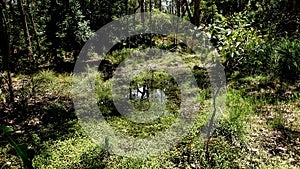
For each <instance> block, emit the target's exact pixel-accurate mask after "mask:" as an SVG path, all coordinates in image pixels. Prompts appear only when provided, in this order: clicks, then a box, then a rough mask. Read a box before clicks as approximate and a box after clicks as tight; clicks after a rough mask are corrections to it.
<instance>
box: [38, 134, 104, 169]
mask: <svg viewBox="0 0 300 169" xmlns="http://www.w3.org/2000/svg"><path fill="white" fill-rule="evenodd" d="M41 146H42V150H41V154H39V155H37V156H36V157H35V158H34V161H33V163H34V166H35V167H37V168H73V167H74V166H76V165H78V164H79V163H80V162H81V161H82V160H84V159H82V154H84V153H89V151H90V150H92V149H94V148H95V147H96V145H95V144H94V143H93V142H92V141H91V140H90V139H89V138H88V137H70V138H69V139H66V140H49V141H47V142H45V143H43V144H42V145H41ZM99 163H101V162H99Z"/></svg>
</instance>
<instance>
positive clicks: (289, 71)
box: [274, 38, 300, 81]
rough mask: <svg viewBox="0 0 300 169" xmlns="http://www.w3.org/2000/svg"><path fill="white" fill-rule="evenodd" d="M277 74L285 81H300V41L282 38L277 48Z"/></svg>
mask: <svg viewBox="0 0 300 169" xmlns="http://www.w3.org/2000/svg"><path fill="white" fill-rule="evenodd" d="M275 50H276V53H275V56H274V57H275V58H274V59H275V63H274V64H275V72H276V73H277V74H278V76H279V77H281V78H282V79H284V80H292V81H294V80H297V79H300V57H299V56H300V40H298V39H294V40H293V39H285V38H282V39H281V40H279V41H278V44H277V47H276V48H275Z"/></svg>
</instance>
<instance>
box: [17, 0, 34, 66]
mask: <svg viewBox="0 0 300 169" xmlns="http://www.w3.org/2000/svg"><path fill="white" fill-rule="evenodd" d="M22 1H23V0H18V1H17V2H18V7H19V12H20V14H21V20H22V24H23V29H24V36H25V39H26V43H27V50H28V57H29V60H30V62H33V51H32V45H31V38H30V33H29V29H28V24H27V20H26V14H25V10H24V6H23V2H22Z"/></svg>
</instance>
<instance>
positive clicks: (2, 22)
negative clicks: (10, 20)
mask: <svg viewBox="0 0 300 169" xmlns="http://www.w3.org/2000/svg"><path fill="white" fill-rule="evenodd" d="M5 8H6V3H5V0H2V1H1V4H0V41H1V44H3V45H1V46H0V49H1V53H2V56H3V58H2V64H3V70H6V71H7V78H8V80H7V85H8V92H9V102H10V103H13V102H14V98H15V97H14V93H13V87H12V80H11V74H10V71H11V70H10V40H9V36H8V30H7V29H8V27H7V22H6V19H5V14H4V10H5Z"/></svg>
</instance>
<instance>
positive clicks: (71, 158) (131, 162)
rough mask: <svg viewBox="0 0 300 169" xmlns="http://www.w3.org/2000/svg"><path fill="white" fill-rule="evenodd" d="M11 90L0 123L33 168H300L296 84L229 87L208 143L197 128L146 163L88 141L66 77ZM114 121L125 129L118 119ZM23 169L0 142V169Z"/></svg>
mask: <svg viewBox="0 0 300 169" xmlns="http://www.w3.org/2000/svg"><path fill="white" fill-rule="evenodd" d="M13 84H14V91H15V98H16V99H15V102H14V103H13V104H8V102H7V101H6V95H5V92H4V90H2V91H1V93H0V105H1V106H0V114H1V116H0V124H1V125H7V126H10V127H12V128H13V129H14V130H15V132H14V133H12V137H13V138H14V139H15V140H16V141H17V142H18V143H26V144H28V145H29V146H30V148H31V149H33V150H34V152H35V153H34V158H33V166H34V167H35V168H299V167H300V163H299V161H300V83H299V82H298V83H294V84H290V83H285V82H282V81H280V80H278V79H271V78H269V77H265V76H254V77H245V78H236V79H234V80H229V82H228V84H227V99H226V106H227V107H226V112H224V117H222V120H221V121H220V124H219V126H218V127H217V129H216V130H215V131H214V133H213V135H212V137H211V138H210V139H209V140H208V141H206V142H205V143H202V142H200V141H199V140H201V139H200V137H199V136H198V135H197V131H198V130H200V129H201V125H200V122H199V124H198V123H197V125H199V126H196V127H195V128H196V130H195V131H192V132H191V133H190V134H188V136H187V137H185V138H184V139H183V140H182V142H180V143H178V144H177V145H176V146H175V147H174V148H172V149H170V150H169V151H167V152H165V153H163V154H162V155H160V156H159V157H150V158H146V159H142V158H141V159H134V158H127V157H121V156H117V155H114V154H110V153H108V152H106V151H105V150H103V149H101V147H100V146H99V145H97V144H95V143H93V142H92V140H91V139H90V138H89V137H88V135H87V134H86V133H85V131H84V130H83V129H82V127H81V126H80V124H79V122H78V119H77V117H76V114H75V112H74V106H73V102H72V95H71V92H70V91H71V88H72V75H71V74H58V73H54V72H52V71H41V72H39V73H37V74H34V75H32V76H26V75H14V76H13ZM113 120H115V122H120V123H118V124H120V125H126V123H123V122H121V119H120V118H115V119H113ZM118 120H119V121H118ZM129 131H130V130H129ZM145 135H146V136H147V133H145ZM205 145H208V147H206V146H205ZM21 165H22V162H21V160H20V158H19V157H18V155H17V153H16V152H15V151H14V149H13V148H12V147H11V146H10V145H9V144H8V143H7V142H6V141H5V139H4V138H3V137H1V138H0V168H1V169H4V168H20V167H21Z"/></svg>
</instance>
